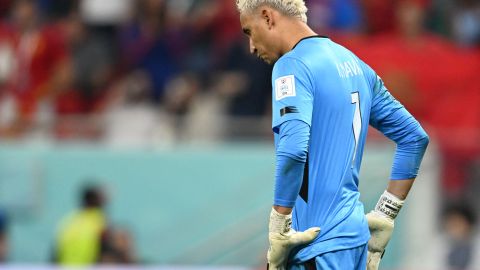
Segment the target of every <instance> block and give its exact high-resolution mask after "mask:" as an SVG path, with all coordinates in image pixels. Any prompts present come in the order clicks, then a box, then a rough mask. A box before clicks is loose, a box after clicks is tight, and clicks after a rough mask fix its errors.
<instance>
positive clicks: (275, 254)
mask: <svg viewBox="0 0 480 270" xmlns="http://www.w3.org/2000/svg"><path fill="white" fill-rule="evenodd" d="M291 225H292V214H289V215H282V214H280V213H278V212H277V211H275V209H273V208H272V211H271V212H270V223H269V226H268V228H269V233H268V240H269V242H270V248H269V249H268V253H267V260H268V269H269V270H284V269H286V267H287V261H288V255H289V254H290V251H291V250H292V249H293V248H295V247H297V246H299V245H304V244H308V243H310V242H312V241H313V239H315V237H317V235H318V234H319V233H320V228H318V227H312V228H310V229H308V230H306V231H304V232H296V231H295V230H293V229H292V228H291Z"/></svg>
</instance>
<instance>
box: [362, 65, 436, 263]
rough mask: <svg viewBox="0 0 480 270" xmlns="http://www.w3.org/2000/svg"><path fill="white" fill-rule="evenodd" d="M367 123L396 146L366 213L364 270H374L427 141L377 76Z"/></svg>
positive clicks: (422, 131) (411, 183) (425, 136)
mask: <svg viewBox="0 0 480 270" xmlns="http://www.w3.org/2000/svg"><path fill="white" fill-rule="evenodd" d="M375 77H376V79H375V82H374V89H373V101H372V108H371V113H370V124H371V125H372V126H373V127H375V128H376V129H378V130H379V131H380V132H382V133H383V134H384V135H385V136H386V137H388V138H389V139H391V140H392V141H394V142H395V143H396V144H397V149H396V151H395V156H394V160H393V165H392V172H391V176H390V179H391V180H390V182H389V184H388V187H387V189H386V190H385V192H384V193H383V194H382V195H381V196H380V199H379V200H378V203H377V205H376V206H375V209H374V210H372V211H371V212H370V213H368V214H367V220H368V225H369V229H370V234H371V237H370V240H369V242H368V258H367V269H368V270H376V269H378V266H379V264H380V259H381V257H382V256H383V253H384V251H385V247H386V245H387V244H388V241H389V240H390V237H391V235H392V232H393V227H394V220H395V218H396V217H397V215H398V213H399V211H400V209H401V208H402V206H403V204H404V201H405V199H406V197H407V195H408V193H409V191H410V189H411V187H412V185H413V182H414V179H415V178H416V177H417V174H418V170H419V168H420V164H421V161H422V158H423V155H424V153H425V150H426V148H427V145H428V142H429V138H428V135H427V133H426V132H425V131H424V130H423V128H422V127H421V126H420V124H419V123H418V121H417V120H416V119H415V118H414V117H413V116H412V115H411V114H410V113H409V112H408V111H407V110H406V109H405V108H404V107H403V106H402V105H401V104H400V103H399V102H398V101H397V100H395V98H393V97H392V96H391V95H390V93H389V92H388V90H387V89H386V87H385V86H384V84H383V81H382V80H381V79H380V77H378V76H376V75H375Z"/></svg>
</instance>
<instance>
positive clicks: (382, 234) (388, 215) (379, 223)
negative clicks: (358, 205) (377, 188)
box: [367, 191, 404, 270]
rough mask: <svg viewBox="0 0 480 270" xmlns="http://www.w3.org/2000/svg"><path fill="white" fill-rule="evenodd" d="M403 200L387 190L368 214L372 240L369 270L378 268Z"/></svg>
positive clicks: (369, 253) (369, 243) (368, 261)
mask: <svg viewBox="0 0 480 270" xmlns="http://www.w3.org/2000/svg"><path fill="white" fill-rule="evenodd" d="M403 202H404V201H403V200H400V199H399V198H397V197H395V196H394V195H393V194H390V193H388V192H387V191H385V192H384V193H383V195H382V196H381V197H380V200H379V201H378V203H377V205H376V206H375V210H373V211H371V212H370V213H368V214H367V221H368V228H369V229H370V240H369V241H368V257H367V270H377V269H378V265H379V264H380V259H381V258H382V256H383V253H384V252H385V247H386V246H387V244H388V241H389V240H390V237H391V236H392V232H393V227H394V219H395V218H396V217H397V215H398V212H399V211H400V209H401V208H402V206H403Z"/></svg>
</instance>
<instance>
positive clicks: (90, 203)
mask: <svg viewBox="0 0 480 270" xmlns="http://www.w3.org/2000/svg"><path fill="white" fill-rule="evenodd" d="M81 200H82V206H83V207H84V208H92V207H98V208H102V206H103V203H104V201H103V194H102V190H101V188H100V187H98V186H86V187H84V189H83V191H82V198H81Z"/></svg>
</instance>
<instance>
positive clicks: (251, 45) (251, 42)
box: [249, 39, 257, 54]
mask: <svg viewBox="0 0 480 270" xmlns="http://www.w3.org/2000/svg"><path fill="white" fill-rule="evenodd" d="M249 40H250V53H251V54H255V53H256V52H257V49H256V48H255V46H254V45H253V41H252V39H249Z"/></svg>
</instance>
